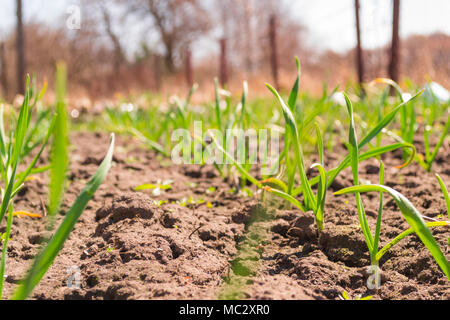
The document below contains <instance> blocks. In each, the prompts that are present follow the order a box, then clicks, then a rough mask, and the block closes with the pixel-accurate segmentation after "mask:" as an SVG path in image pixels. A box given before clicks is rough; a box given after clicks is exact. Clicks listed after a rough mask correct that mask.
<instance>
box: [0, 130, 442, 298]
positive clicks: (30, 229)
mask: <svg viewBox="0 0 450 320" xmlns="http://www.w3.org/2000/svg"><path fill="white" fill-rule="evenodd" d="M108 141H109V138H108V136H107V135H106V134H100V133H87V132H85V133H73V134H72V136H71V143H72V147H73V150H72V151H71V152H72V158H71V166H70V175H69V182H70V184H69V186H68V187H67V192H66V195H65V199H64V204H63V206H62V214H61V215H60V216H58V221H60V220H62V219H63V215H64V212H66V211H67V210H68V208H69V207H70V205H71V204H72V203H73V201H74V200H75V198H76V196H77V195H78V193H79V192H80V191H81V189H82V188H83V187H84V185H85V183H86V182H87V180H88V179H89V178H90V176H91V175H92V174H93V173H94V172H95V170H96V169H97V167H98V165H99V163H100V162H101V160H102V158H103V156H104V155H105V153H106V150H107V147H108ZM337 148H338V149H337V150H338V151H339V150H340V149H342V150H340V151H339V152H336V150H335V151H334V152H333V153H332V154H329V153H327V154H326V158H325V159H326V164H327V168H328V169H330V168H332V167H334V166H335V165H336V164H337V163H338V162H339V161H340V160H341V158H340V155H344V154H346V151H345V149H343V147H342V146H337ZM46 158H47V156H46V155H44V156H43V159H44V160H42V163H41V165H42V164H43V163H45V159H46ZM113 160H114V163H113V167H112V168H111V171H110V172H109V175H108V177H107V179H106V180H105V182H104V183H103V185H101V187H100V188H99V190H98V191H97V193H96V194H95V195H94V198H93V199H92V200H91V201H90V202H89V204H88V207H87V209H86V210H85V212H84V213H83V215H82V216H81V218H80V220H79V222H78V223H77V225H76V227H75V229H74V231H73V233H72V234H71V236H70V238H69V240H68V241H67V242H66V244H65V246H64V249H63V250H62V251H61V253H60V254H59V256H58V257H57V259H56V261H55V263H54V264H53V266H52V267H51V268H50V269H49V271H48V272H47V274H46V275H45V276H44V278H43V279H42V281H41V283H40V284H39V285H38V286H37V287H36V289H35V291H34V292H33V294H32V297H31V298H33V299H217V298H221V299H339V295H340V294H341V293H342V291H343V290H346V291H347V292H349V294H350V296H357V295H362V296H367V295H370V296H373V299H437V300H441V299H444V300H448V299H450V287H449V282H448V280H447V279H446V277H445V276H444V274H443V273H442V271H441V270H440V269H439V267H438V265H437V264H436V262H435V261H434V260H433V258H432V257H431V255H430V253H429V252H428V250H427V249H426V248H425V247H424V245H423V244H422V243H421V241H420V240H419V238H418V237H417V236H415V235H412V236H409V237H408V238H407V239H404V240H403V241H401V242H400V243H399V244H397V245H396V246H395V247H393V248H392V249H391V250H390V251H389V252H388V253H387V254H386V255H385V256H384V257H383V258H382V260H381V263H380V267H381V269H382V287H381V289H380V290H378V291H373V290H369V289H367V286H366V281H367V279H368V273H367V267H368V266H369V265H370V260H369V255H368V251H367V247H366V244H365V242H364V239H363V236H362V233H361V231H360V228H359V222H358V217H357V213H356V206H355V198H354V196H351V195H346V196H334V195H333V192H334V191H337V190H339V189H341V188H342V187H346V186H350V185H352V178H351V172H350V171H349V170H348V169H347V170H346V171H344V172H343V173H341V175H340V176H339V177H338V178H337V179H336V181H335V182H334V183H333V185H332V186H331V188H330V189H329V190H328V193H327V204H326V209H325V230H324V231H323V232H322V234H321V235H320V237H319V238H318V236H317V233H316V230H315V224H314V217H313V215H312V214H311V213H306V214H302V213H301V212H300V211H299V210H297V209H290V208H288V207H286V205H285V204H283V203H282V202H280V201H277V200H275V199H274V198H272V197H270V196H266V199H265V201H263V202H262V201H260V198H261V194H259V193H256V192H255V194H254V195H253V196H251V195H248V194H246V193H244V192H241V193H238V194H236V193H235V192H233V190H232V187H231V186H230V184H229V183H227V182H225V181H223V179H222V178H220V177H219V176H218V175H217V174H216V171H215V170H214V168H213V167H210V166H204V167H202V166H198V165H184V166H174V165H171V163H170V161H169V160H167V159H163V158H162V157H160V156H158V155H157V154H155V153H154V152H152V151H150V150H148V149H147V148H145V147H143V146H141V145H140V144H139V143H138V142H136V141H135V140H133V139H132V138H126V137H117V142H116V149H115V155H114V159H113ZM383 160H384V163H385V166H386V185H388V186H390V187H392V188H394V189H396V190H398V191H400V192H401V193H403V194H404V195H405V196H406V197H407V198H408V199H410V200H411V202H412V203H413V204H414V205H415V206H416V208H417V209H418V210H419V211H420V212H421V213H422V214H423V215H425V216H427V217H430V218H435V219H439V218H440V217H445V216H446V215H447V213H446V209H445V202H444V199H443V197H442V193H441V191H440V189H439V185H438V183H437V181H436V178H435V177H434V175H433V174H431V173H427V172H425V170H424V169H422V168H421V167H420V166H419V165H418V164H416V163H414V164H412V165H411V166H409V167H406V168H403V169H396V168H395V167H396V166H398V165H399V164H401V163H402V152H401V151H397V152H393V153H391V154H389V155H386V156H385V157H384V158H383ZM360 170H361V176H362V179H366V180H369V181H371V182H373V183H377V181H378V166H377V163H376V161H375V160H373V161H372V160H369V161H366V162H364V163H362V164H361V167H360ZM434 170H435V171H436V172H438V173H440V174H441V176H442V178H443V179H444V181H446V182H447V183H449V181H450V146H449V145H448V143H446V144H445V145H444V147H443V149H442V150H441V152H440V154H439V156H438V158H437V163H436V165H435V167H434ZM158 180H160V181H167V180H173V181H174V182H173V183H172V185H171V186H172V188H171V189H169V190H162V191H161V192H160V194H159V195H158V194H156V195H155V194H154V193H153V192H152V190H144V191H139V192H138V191H134V188H135V187H137V186H139V185H142V184H145V183H157V181H158ZM47 181H48V177H47V174H40V175H38V176H37V177H36V178H35V179H33V180H31V181H28V182H26V185H25V187H24V189H23V190H22V191H21V193H20V194H19V195H18V197H17V198H16V203H15V210H16V211H19V210H20V211H30V212H34V213H40V214H45V206H44V202H45V201H46V199H47ZM211 187H213V188H211ZM186 200H187V201H186ZM162 201H164V202H162ZM166 201H167V203H166ZM363 201H364V204H365V208H366V212H367V215H368V219H369V223H370V225H371V227H372V228H373V226H374V225H375V221H376V214H377V210H378V201H379V200H378V194H368V195H363ZM45 225H46V218H43V219H33V218H28V217H23V218H19V217H17V218H15V220H14V224H13V228H12V235H11V241H10V242H9V249H8V261H7V270H6V274H7V277H6V283H5V292H6V296H10V295H11V294H12V292H13V290H14V288H15V286H16V285H17V282H18V281H19V280H20V279H21V278H22V277H23V275H24V273H25V272H26V270H27V268H28V267H29V266H30V263H31V261H32V259H33V257H34V255H35V254H36V252H37V250H38V249H39V248H40V242H41V241H42V239H43V238H44V237H45V236H46V235H47V231H46V229H45ZM407 228H408V224H407V223H406V221H405V220H404V218H403V216H402V214H401V213H400V212H399V210H398V209H397V207H396V204H395V202H394V201H393V200H392V199H391V198H389V196H388V195H386V196H385V201H384V213H383V225H382V234H381V245H384V244H386V243H387V242H388V240H389V239H392V238H394V237H395V236H396V235H398V234H399V233H400V232H402V231H403V230H406V229H407ZM3 231H4V228H3V229H0V232H3ZM433 235H434V236H435V238H436V239H437V241H438V242H439V244H440V247H441V249H442V250H443V252H444V253H445V254H446V256H447V258H450V250H449V249H450V248H449V244H448V237H449V230H448V228H446V229H435V230H433ZM77 270H79V272H80V288H76V287H74V286H68V281H69V284H70V279H71V278H72V284H74V283H75V282H74V281H73V277H71V275H74V274H76V271H77ZM75 280H76V277H75Z"/></svg>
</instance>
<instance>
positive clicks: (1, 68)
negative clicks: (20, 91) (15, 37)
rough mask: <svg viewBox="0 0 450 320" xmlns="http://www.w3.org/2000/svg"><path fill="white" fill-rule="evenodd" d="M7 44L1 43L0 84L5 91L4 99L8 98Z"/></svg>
mask: <svg viewBox="0 0 450 320" xmlns="http://www.w3.org/2000/svg"><path fill="white" fill-rule="evenodd" d="M5 51H6V50H5V43H4V42H2V43H0V72H1V73H0V82H1V86H2V89H3V98H4V99H7V98H8V76H7V73H6V53H5Z"/></svg>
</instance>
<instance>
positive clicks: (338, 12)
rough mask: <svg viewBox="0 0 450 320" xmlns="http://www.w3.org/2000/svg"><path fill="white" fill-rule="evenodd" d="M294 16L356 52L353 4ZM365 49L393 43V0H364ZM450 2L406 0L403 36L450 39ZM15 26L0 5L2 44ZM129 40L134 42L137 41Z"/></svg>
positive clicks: (341, 2)
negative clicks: (433, 35) (444, 35)
mask: <svg viewBox="0 0 450 320" xmlns="http://www.w3.org/2000/svg"><path fill="white" fill-rule="evenodd" d="M23 1H24V8H25V21H31V20H34V21H41V22H46V23H48V24H50V25H52V24H53V25H57V24H58V23H61V19H62V18H61V17H63V16H64V15H66V16H68V14H67V9H68V8H69V6H70V5H72V4H77V3H78V0H23ZM291 2H292V4H293V7H292V10H293V15H294V16H295V17H296V18H298V21H299V22H300V23H302V24H303V25H304V26H305V27H306V30H307V33H306V36H307V37H306V41H307V43H308V45H310V46H312V47H313V48H315V49H317V50H319V51H320V50H326V49H332V50H334V51H337V52H345V51H346V50H348V49H351V48H353V47H354V46H355V43H356V39H355V27H354V26H355V17H354V15H355V14H354V0H313V1H311V0H292V1H291ZM360 5H361V29H362V44H363V47H364V48H375V47H379V46H383V45H385V44H387V43H388V42H389V40H390V37H391V32H392V29H391V21H392V0H360ZM449 15H450V0H402V1H401V16H400V35H401V36H402V37H406V36H408V35H411V34H430V33H433V32H443V33H447V34H449V35H450V22H449ZM14 23H15V0H0V38H1V37H2V36H3V35H2V34H4V33H5V31H9V30H11V28H13V27H14ZM128 39H132V40H131V41H133V40H137V39H134V38H133V36H131V37H129V38H128Z"/></svg>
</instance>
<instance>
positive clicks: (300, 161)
mask: <svg viewBox="0 0 450 320" xmlns="http://www.w3.org/2000/svg"><path fill="white" fill-rule="evenodd" d="M297 70H298V77H297V80H296V82H295V84H294V87H293V91H296V90H298V80H299V77H300V68H299V63H298V60H297ZM267 87H268V88H269V90H270V91H271V92H272V93H273V94H274V96H275V97H276V98H277V100H278V102H279V103H280V105H281V108H282V112H283V115H284V118H285V123H286V129H285V131H286V134H285V147H286V146H287V147H289V146H290V145H293V146H294V155H295V157H294V161H293V162H292V163H291V160H290V158H289V156H287V155H288V154H289V149H286V148H285V150H284V151H283V152H284V156H285V163H286V172H287V174H288V184H287V185H286V184H285V183H284V182H283V181H281V180H279V179H276V178H271V179H268V180H265V181H263V182H262V183H263V184H266V185H267V184H271V187H270V186H269V187H266V190H267V191H269V192H271V193H273V194H275V195H277V196H279V197H281V198H283V199H285V200H287V201H289V202H290V203H291V204H293V205H295V206H296V207H297V208H299V209H300V210H301V211H303V212H305V211H313V212H314V215H315V218H316V225H317V230H318V231H319V233H320V231H322V230H323V228H324V225H323V224H324V207H325V201H326V191H327V189H328V187H329V186H330V185H331V183H332V181H333V180H334V179H335V178H336V177H337V175H338V174H339V173H340V172H341V171H342V170H343V169H345V168H346V167H348V166H350V164H351V163H350V160H351V159H350V157H347V158H345V159H344V160H343V161H342V162H341V164H340V165H339V166H338V167H337V168H336V169H333V170H330V171H328V172H327V171H326V170H325V166H324V155H323V154H324V147H323V139H322V134H321V132H320V128H319V126H318V125H317V123H316V125H315V128H316V136H317V139H316V141H317V146H318V151H319V159H320V162H319V163H317V164H313V165H312V167H313V168H317V169H318V172H319V175H318V176H317V177H316V178H313V179H311V180H308V178H307V175H306V166H305V160H304V155H303V151H302V145H301V142H300V131H299V129H298V127H297V124H296V120H295V117H294V115H293V111H292V110H294V108H295V101H296V94H295V93H293V92H291V94H290V98H289V101H290V103H291V105H289V106H288V105H287V104H286V103H285V102H284V100H283V99H282V98H281V96H280V95H279V93H278V92H277V91H276V90H275V89H274V88H273V87H271V86H270V85H267ZM402 106H404V104H402V105H400V106H398V107H397V108H396V109H394V110H393V111H392V112H391V113H389V114H388V115H387V116H386V117H384V118H383V119H381V121H379V122H378V124H377V125H376V126H375V128H374V129H372V130H371V131H370V132H369V133H368V134H367V136H366V137H365V138H364V139H363V141H362V142H361V146H360V147H363V146H365V145H366V144H368V143H369V142H370V141H371V140H372V139H373V138H374V137H376V136H377V135H378V134H379V133H380V132H381V130H382V129H383V128H384V127H385V126H387V125H388V124H389V123H390V122H391V121H392V119H393V118H394V117H395V114H396V112H397V111H398V110H399V109H400V108H401V107H402ZM398 148H411V149H413V154H415V148H414V146H413V145H411V144H408V143H397V144H392V145H387V146H382V147H377V148H373V149H372V150H370V151H368V152H366V153H364V154H362V155H361V157H360V159H359V161H362V160H366V159H370V158H373V157H377V156H379V155H381V154H383V153H386V152H389V151H392V150H395V149H398ZM411 161H412V157H411V158H410V159H409V160H408V161H407V163H406V164H409V163H410V162H411ZM406 164H405V165H406ZM297 167H298V173H299V175H300V187H298V188H296V189H293V185H294V183H295V176H296V169H297ZM316 184H318V188H317V193H316V195H314V194H313V191H312V186H314V185H316ZM300 193H301V194H303V203H301V202H300V201H299V200H298V199H297V196H298V195H299V194H300Z"/></svg>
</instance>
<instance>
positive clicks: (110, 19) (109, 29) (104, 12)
mask: <svg viewBox="0 0 450 320" xmlns="http://www.w3.org/2000/svg"><path fill="white" fill-rule="evenodd" d="M82 4H83V9H84V11H83V15H84V20H91V21H92V22H96V21H101V22H102V29H103V30H104V32H105V34H106V36H107V37H108V40H109V42H110V43H111V45H112V48H113V51H114V59H113V61H112V62H113V70H114V72H115V73H116V74H117V73H119V71H120V67H121V65H122V64H123V63H124V62H125V60H126V56H125V52H124V49H123V47H122V44H121V42H120V35H119V32H118V31H117V26H118V25H120V24H119V23H118V21H115V20H114V18H115V17H114V16H113V14H112V12H111V7H112V6H111V2H108V1H106V0H83V1H82Z"/></svg>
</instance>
